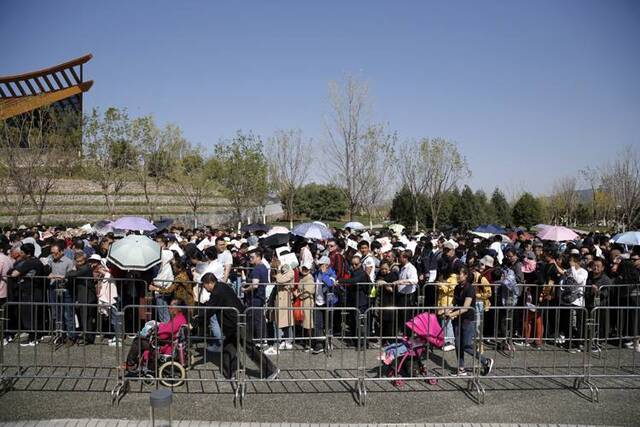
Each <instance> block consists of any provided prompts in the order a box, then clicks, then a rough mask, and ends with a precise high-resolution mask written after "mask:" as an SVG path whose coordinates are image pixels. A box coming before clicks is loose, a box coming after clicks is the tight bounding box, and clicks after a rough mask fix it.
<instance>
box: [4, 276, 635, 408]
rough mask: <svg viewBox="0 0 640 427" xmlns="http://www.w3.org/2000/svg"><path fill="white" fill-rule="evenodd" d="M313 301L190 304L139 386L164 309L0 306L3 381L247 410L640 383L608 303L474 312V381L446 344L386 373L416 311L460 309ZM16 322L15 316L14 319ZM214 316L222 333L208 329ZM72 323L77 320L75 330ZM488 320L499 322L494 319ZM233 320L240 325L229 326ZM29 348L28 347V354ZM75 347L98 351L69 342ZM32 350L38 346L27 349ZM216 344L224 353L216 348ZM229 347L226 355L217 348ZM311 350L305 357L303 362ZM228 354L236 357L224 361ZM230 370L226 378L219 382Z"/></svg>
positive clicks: (629, 328)
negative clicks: (224, 396)
mask: <svg viewBox="0 0 640 427" xmlns="http://www.w3.org/2000/svg"><path fill="white" fill-rule="evenodd" d="M367 285H369V286H370V287H371V284H367ZM316 289H317V287H316ZM285 294H286V292H285ZM276 296H277V295H276ZM373 299H375V298H373ZM314 301H315V299H310V298H306V299H302V302H301V306H294V304H293V302H292V300H290V299H289V296H288V294H287V296H285V298H284V299H283V301H282V302H281V303H280V304H278V302H277V300H276V301H274V305H272V306H265V305H260V306H254V307H251V306H250V307H248V308H247V310H246V312H245V313H239V312H238V311H237V310H235V309H231V308H216V307H209V306H202V305H198V306H187V307H183V311H184V312H185V313H186V314H185V315H186V319H187V322H188V323H189V324H190V325H191V328H190V329H187V330H184V331H182V332H181V335H180V336H175V335H171V334H170V336H169V338H170V339H167V340H166V341H170V342H171V343H172V344H175V346H177V344H181V345H182V346H183V347H182V348H181V351H183V353H180V354H178V353H175V354H174V350H175V349H174V346H173V345H172V346H170V347H168V348H170V350H171V355H170V356H171V357H169V358H167V357H166V355H164V354H160V353H161V352H162V351H161V350H160V348H161V347H162V346H157V347H154V348H156V349H157V351H156V352H155V354H154V352H151V354H150V356H152V360H160V359H162V361H163V363H162V364H161V365H159V364H155V365H151V368H152V369H149V365H148V364H147V365H146V367H147V370H146V372H144V374H143V373H142V371H140V370H138V371H137V373H136V374H134V375H133V377H131V376H129V377H126V376H125V373H126V371H125V369H120V368H123V367H126V366H123V365H126V361H127V356H128V355H129V349H130V348H131V346H132V343H134V342H135V344H134V346H138V347H139V348H138V352H137V354H138V355H139V354H141V353H142V351H141V350H144V348H143V346H144V345H143V344H141V340H140V339H138V340H137V341H134V339H136V337H137V336H138V335H139V332H140V331H141V330H142V329H143V327H144V325H145V324H146V322H148V321H149V320H152V319H160V318H161V317H163V316H166V311H167V310H170V309H171V310H173V308H170V307H169V306H167V305H164V304H159V305H148V304H139V305H129V306H125V307H123V308H122V309H120V307H112V306H110V305H108V304H78V303H65V302H55V303H45V302H13V301H9V302H7V303H6V304H4V305H3V306H2V307H1V309H0V318H2V319H9V321H7V320H3V321H2V322H0V324H1V326H0V338H1V339H2V344H0V368H1V371H0V372H1V375H2V377H3V378H4V379H5V380H9V381H10V382H14V381H16V380H19V379H31V378H41V379H60V380H65V379H69V380H73V379H76V380H103V381H105V382H106V383H111V382H112V381H114V382H115V384H116V386H115V387H114V389H113V396H114V401H117V400H119V399H120V398H121V397H122V396H123V395H124V393H126V390H127V389H128V387H129V384H130V383H131V380H132V379H134V380H141V381H140V383H142V384H144V383H145V381H146V382H147V383H148V384H149V386H154V387H159V386H170V387H173V388H175V389H176V390H178V391H187V392H193V391H198V392H202V391H205V392H211V393H221V392H225V390H229V392H231V393H233V395H234V398H235V399H236V401H239V402H240V403H242V401H243V398H244V396H245V393H246V392H247V390H248V387H249V386H251V387H252V388H253V389H256V388H258V389H259V387H261V385H260V384H261V383H265V382H273V381H276V382H284V383H296V384H298V383H304V382H316V383H318V382H331V383H333V384H336V383H337V382H343V383H344V384H346V385H347V390H349V391H356V392H357V393H358V396H359V402H361V403H364V402H365V401H366V396H367V391H371V390H373V389H374V385H375V387H376V388H378V387H382V386H381V384H383V383H384V382H385V381H388V382H389V383H395V384H396V385H400V384H401V383H402V382H404V381H409V382H410V383H411V384H412V385H413V384H417V383H418V382H419V381H420V380H423V381H426V382H427V383H428V382H430V381H440V382H447V383H451V384H453V385H455V386H456V387H458V385H456V384H460V382H461V381H462V382H464V381H466V382H467V387H468V388H470V389H471V390H475V391H476V394H477V396H478V399H477V400H478V401H479V402H482V401H484V395H485V387H486V386H487V385H488V384H494V383H495V384H500V382H502V383H505V384H506V383H509V384H512V382H513V381H516V382H522V385H526V381H527V380H529V379H536V380H545V381H547V382H549V383H553V384H560V383H562V384H563V385H565V384H564V383H565V381H561V382H559V380H563V379H564V380H573V381H574V383H573V387H575V388H581V387H582V386H586V387H588V388H589V389H590V391H591V399H592V400H597V398H598V389H597V387H596V384H595V382H596V381H597V382H601V381H602V382H604V381H608V380H609V379H614V378H618V379H620V378H622V379H630V378H639V377H640V369H639V366H638V365H639V363H638V358H639V357H640V352H638V354H636V351H635V350H636V348H637V349H638V350H640V331H639V329H640V328H639V327H638V322H639V319H640V313H639V312H640V306H619V307H602V306H600V307H595V308H594V309H593V310H588V309H587V308H585V307H582V306H563V305H561V306H555V305H552V304H548V305H544V304H540V305H533V304H532V305H529V306H492V307H491V308H490V309H489V310H488V311H485V310H479V309H478V307H471V308H470V309H469V313H472V314H473V318H474V319H475V320H474V321H475V322H477V324H476V326H477V329H475V337H474V338H473V340H472V342H473V345H472V348H471V349H470V351H469V352H468V354H469V357H471V358H472V360H473V365H472V368H471V369H470V370H469V373H468V375H467V376H465V377H462V376H449V375H448V372H449V371H451V370H453V368H455V367H456V363H455V362H456V353H455V352H451V353H449V352H442V351H441V350H440V349H438V348H437V346H433V345H432V346H428V345H427V346H424V347H423V348H422V351H421V354H420V355H419V356H420V357H422V358H424V360H423V359H420V358H417V359H416V358H415V357H414V356H413V355H410V356H411V357H410V358H408V359H406V360H405V362H403V363H402V364H401V363H400V361H401V360H402V359H398V360H396V359H397V358H395V357H393V358H391V362H390V363H388V364H385V363H384V362H385V360H386V358H385V357H386V356H383V355H382V351H381V350H382V348H381V347H385V346H388V348H386V349H385V350H389V351H397V349H398V348H401V346H402V345H404V346H405V347H407V342H409V343H410V344H412V340H415V339H416V333H415V331H414V332H412V329H411V328H407V327H406V323H407V321H408V320H411V319H413V318H414V317H416V316H417V315H419V314H426V315H429V318H430V319H431V321H432V322H433V321H437V322H438V324H439V325H444V326H445V329H446V328H447V326H446V320H445V319H444V318H443V315H444V314H445V313H446V311H447V309H453V307H437V306H409V307H392V306H379V305H377V303H375V304H372V305H370V306H368V307H365V308H364V309H363V307H358V306H350V305H349V304H348V303H345V304H338V305H336V306H329V307H327V306H325V307H322V306H321V307H317V306H315V305H314ZM349 302H350V303H353V301H349ZM456 309H457V308H456ZM103 310H104V311H103ZM227 312H233V316H231V317H229V316H225V315H224V314H225V313H227ZM8 313H14V314H15V316H16V317H15V318H14V319H11V317H10V316H8ZM50 313H58V314H57V315H54V316H55V321H53V322H52V321H49V323H46V322H43V321H42V320H43V318H45V317H47V316H49V315H50ZM161 313H163V314H161ZM214 313H215V314H216V315H217V319H216V320H217V323H216V324H215V325H214V323H212V322H211V317H212V315H213V314H214ZM301 313H302V316H301V315H300V314H301ZM100 316H104V317H105V319H103V320H104V321H102V322H100V321H99V318H100ZM169 317H171V316H169ZM71 318H72V319H73V321H72V322H71V323H69V322H68V321H69V319H71ZM489 318H492V322H488V321H487V320H488V319H489ZM25 319H26V320H27V321H26V322H25ZM91 319H94V320H93V321H92V320H91ZM127 319H132V320H131V323H130V324H129V325H125V324H126V320H127ZM229 319H231V320H229ZM305 319H306V320H307V321H308V323H306V324H305ZM12 321H13V322H12ZM229 321H232V322H235V324H233V325H229V324H228V322H229ZM311 321H313V323H311ZM29 322H30V323H29ZM70 324H73V328H72V327H70V326H69V325H70ZM320 324H322V326H320ZM100 325H102V326H100ZM125 326H127V327H126V328H125ZM214 329H215V330H222V331H225V330H226V333H225V334H226V335H235V336H234V337H231V338H229V337H228V336H221V334H220V333H219V332H218V333H217V335H216V333H215V331H214ZM455 330H456V333H455V334H454V335H453V338H454V339H453V341H455V338H456V335H458V336H457V338H458V340H459V341H461V340H460V338H461V337H460V336H459V334H461V330H460V329H455ZM282 332H284V333H282ZM21 335H22V336H23V337H22V338H21ZM448 335H449V337H448V338H451V334H448ZM9 337H15V341H16V342H14V343H9V344H7V343H5V339H8V338H9ZM44 337H47V338H46V339H42V338H44ZM22 339H24V340H25V342H24V343H23V344H25V346H21V345H19V342H18V341H21V340H22ZM75 339H82V341H83V342H84V343H85V344H91V343H94V344H95V345H83V346H76V345H68V346H65V345H64V343H65V342H69V341H71V342H72V343H73V341H74V340H75ZM181 340H182V341H181ZM31 341H39V342H40V343H39V344H34V345H26V344H28V343H29V342H31ZM445 341H446V339H445ZM216 344H217V346H218V348H217V349H215V348H214V349H207V347H212V346H213V347H215V346H216ZM540 344H541V345H540ZM164 345H168V343H166V344H163V346H164ZM627 346H630V347H631V350H629V349H627ZM220 347H222V348H225V352H219V351H210V350H219V349H220ZM538 347H539V348H540V349H538ZM165 348H167V347H165ZM305 350H308V352H306V353H303V351H305ZM401 351H404V349H401ZM225 353H226V354H227V355H230V356H234V355H235V356H234V357H230V358H229V359H225V358H226V357H227V356H224V355H223V354H225ZM265 353H266V354H265ZM385 353H386V351H385ZM405 354H406V353H405ZM480 355H482V356H484V357H488V358H491V359H494V360H495V365H494V369H493V371H492V372H491V374H490V375H489V376H487V377H482V376H480V375H481V372H482V369H481V368H484V366H483V365H482V364H479V362H477V359H479V358H480V357H479V356H480ZM174 358H175V359H177V360H178V361H179V364H180V366H181V367H182V368H183V369H181V368H180V367H178V364H176V363H169V364H168V365H166V366H165V367H164V368H163V369H159V368H160V367H161V366H162V365H165V363H167V362H172V361H175V360H173V359H174ZM266 358H268V359H266ZM379 358H380V359H381V360H379ZM247 359H250V360H247ZM234 360H235V362H234ZM267 360H269V362H267ZM251 361H253V362H254V363H253V364H252V363H251ZM234 363H235V364H234ZM383 365H384V366H383ZM222 366H227V369H226V374H225V372H222V375H221V374H220V371H221V367H222ZM274 367H277V368H279V369H280V375H279V376H278V378H277V379H273V378H271V379H270V378H269V377H270V376H271V375H272V374H274V373H275V371H274ZM389 371H390V372H391V373H392V374H391V375H390V376H389V374H388V372H389ZM183 372H184V375H183ZM3 384H4V383H3ZM352 385H353V386H352ZM411 388H412V389H416V388H413V386H412V387H411ZM419 388H420V387H418V388H417V389H419ZM458 388H459V387H458ZM143 389H144V388H143V386H141V390H143Z"/></svg>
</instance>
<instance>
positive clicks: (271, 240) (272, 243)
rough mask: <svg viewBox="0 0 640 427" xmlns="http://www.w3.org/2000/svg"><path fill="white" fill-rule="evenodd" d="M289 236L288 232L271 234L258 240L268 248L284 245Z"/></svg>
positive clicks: (287, 241)
mask: <svg viewBox="0 0 640 427" xmlns="http://www.w3.org/2000/svg"><path fill="white" fill-rule="evenodd" d="M289 236H290V235H289V233H286V234H285V233H279V234H272V235H271V236H269V237H265V238H264V239H262V240H260V244H261V245H262V246H266V247H268V248H277V247H278V246H284V245H286V244H287V243H289Z"/></svg>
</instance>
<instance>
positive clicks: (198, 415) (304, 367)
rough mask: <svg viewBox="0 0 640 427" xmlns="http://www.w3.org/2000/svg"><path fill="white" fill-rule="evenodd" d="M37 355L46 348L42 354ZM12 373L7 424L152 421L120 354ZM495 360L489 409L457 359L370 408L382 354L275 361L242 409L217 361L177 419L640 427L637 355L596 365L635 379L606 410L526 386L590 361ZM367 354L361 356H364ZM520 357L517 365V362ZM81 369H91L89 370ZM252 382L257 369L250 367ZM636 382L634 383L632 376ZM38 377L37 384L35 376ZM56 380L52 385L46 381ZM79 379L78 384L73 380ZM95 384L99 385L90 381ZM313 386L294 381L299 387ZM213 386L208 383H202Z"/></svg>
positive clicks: (3, 403) (609, 398)
mask: <svg viewBox="0 0 640 427" xmlns="http://www.w3.org/2000/svg"><path fill="white" fill-rule="evenodd" d="M36 349H37V350H36ZM4 350H5V351H4V354H3V356H4V363H5V366H9V367H8V368H6V370H5V372H6V373H9V374H11V373H12V372H15V368H11V367H10V366H11V365H15V364H17V361H18V352H20V354H19V360H20V364H21V365H22V366H25V365H29V366H31V368H29V369H27V370H24V371H22V375H23V376H24V377H25V378H23V379H20V380H19V381H17V382H16V383H15V390H12V391H8V392H6V393H4V394H3V395H2V396H1V397H0V420H2V421H8V420H49V419H52V418H62V417H64V418H79V419H81V418H87V417H91V418H97V419H128V420H144V419H147V418H148V408H149V406H148V401H149V397H148V396H149V395H148V393H149V391H151V390H152V389H153V386H145V385H142V384H141V383H140V382H136V383H132V387H131V391H130V392H129V393H128V394H127V395H126V396H125V397H124V398H123V399H122V401H121V403H120V405H119V406H117V407H113V406H111V399H110V394H109V392H110V391H111V389H112V388H113V386H114V385H115V381H114V378H115V369H114V366H116V365H117V360H118V357H117V355H116V353H115V349H113V348H111V347H108V346H102V345H96V346H89V347H84V348H80V347H73V348H71V349H59V350H56V351H52V349H51V348H49V346H48V345H43V346H38V347H36V348H19V347H18V346H17V345H15V344H11V345H9V346H7V347H6V348H5V349H4ZM487 351H488V354H489V355H491V356H495V357H496V370H495V372H494V373H493V374H492V376H491V377H486V378H483V380H482V384H483V386H484V387H485V388H486V403H485V405H478V404H476V403H474V397H475V395H474V394H468V393H466V392H465V387H466V385H467V384H466V380H464V381H459V380H454V379H451V378H449V377H447V374H448V369H449V367H450V365H453V364H454V358H453V354H451V353H447V354H445V355H444V358H443V357H442V353H441V352H437V353H434V354H433V355H430V356H429V362H428V368H429V372H430V375H436V376H439V377H440V378H439V381H438V384H436V385H430V384H428V383H426V382H425V381H424V380H420V381H414V382H408V383H407V384H406V385H405V386H404V387H403V388H401V389H398V388H397V387H395V386H394V385H393V384H392V383H390V382H389V381H387V380H386V379H384V380H381V381H376V382H371V383H368V385H367V389H368V390H369V393H368V398H367V405H366V406H365V407H361V406H358V405H357V404H356V393H355V392H354V388H355V387H354V386H355V381H353V380H351V379H348V380H342V379H341V378H356V377H358V376H359V375H360V374H359V369H363V368H364V369H365V371H366V377H367V378H369V379H374V378H375V377H376V375H377V373H379V371H378V369H376V368H377V367H378V366H379V362H377V361H376V359H375V355H376V353H377V351H376V350H370V351H367V352H366V354H365V355H364V358H363V359H362V360H364V362H362V363H358V359H357V358H356V354H355V352H354V351H353V350H351V349H345V350H341V349H336V351H334V353H333V355H332V357H325V356H324V355H320V356H311V355H309V354H304V353H301V352H290V353H285V354H283V355H281V356H279V357H276V358H274V360H275V361H276V362H277V363H278V364H279V366H281V367H282V368H286V369H284V370H283V372H282V375H281V379H282V380H283V381H278V382H275V383H259V382H258V383H252V384H250V385H249V387H248V390H247V392H248V394H247V397H246V399H245V405H244V407H243V408H235V407H234V405H233V394H232V388H231V387H230V385H229V384H226V383H220V382H216V379H219V378H220V377H219V374H218V370H217V367H216V363H217V362H216V361H215V360H211V358H208V359H206V360H205V359H204V358H203V356H204V355H205V354H204V353H202V352H200V353H199V358H200V363H199V364H198V365H197V366H195V367H194V368H193V370H191V371H190V372H189V378H190V379H193V380H194V381H193V382H189V383H188V384H187V385H185V386H182V387H180V388H178V389H176V390H175V396H174V405H173V407H174V413H175V418H176V419H178V420H210V421H225V422H244V423H246V422H267V423H268V422H271V423H274V422H275V423H280V422H291V423H424V422H429V423H444V422H453V423H463V422H467V423H468V422H474V423H534V424H537V423H554V424H555V423H560V424H594V425H596V424H597V425H640V405H638V404H637V402H638V401H640V379H638V377H637V375H638V373H639V372H638V369H637V365H636V359H637V358H638V356H637V355H636V353H634V352H633V351H630V350H617V349H614V348H611V349H609V350H607V352H605V353H603V354H601V355H598V356H597V357H593V358H591V359H590V362H589V363H590V365H591V368H592V373H594V374H602V373H619V374H622V375H625V376H627V377H628V378H626V379H604V378H594V379H593V381H594V382H595V383H596V384H598V386H599V388H600V403H591V402H590V401H589V399H588V398H589V394H588V390H587V389H585V388H582V389H581V390H573V389H571V388H570V386H571V385H572V381H571V379H562V378H547V379H540V378H535V379H521V378H514V377H517V376H519V375H522V374H527V375H540V374H545V375H560V374H580V373H581V372H582V370H583V368H582V367H583V362H584V360H585V358H586V356H585V355H584V354H581V353H578V354H569V353H566V352H559V351H556V350H555V349H554V348H552V347H549V348H547V349H546V350H545V351H539V352H533V351H518V352H516V354H514V355H508V354H500V353H497V352H495V351H492V350H490V349H487ZM361 356H362V355H361ZM510 356H513V357H510ZM79 366H85V368H80V367H79ZM247 373H248V374H249V375H252V374H253V373H255V367H251V366H250V367H249V369H248V370H247ZM634 375H636V377H634V378H629V377H631V376H634ZM29 377H31V378H29ZM45 377H48V378H45ZM74 377H75V378H74ZM90 378H91V379H90ZM303 378H305V379H306V381H303V382H298V381H296V382H294V381H293V380H294V379H297V380H300V379H303ZM202 379H205V380H207V382H202V381H201V380H202Z"/></svg>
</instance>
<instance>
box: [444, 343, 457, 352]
mask: <svg viewBox="0 0 640 427" xmlns="http://www.w3.org/2000/svg"><path fill="white" fill-rule="evenodd" d="M455 349H456V346H455V345H453V344H445V345H444V347H442V351H453V350H455Z"/></svg>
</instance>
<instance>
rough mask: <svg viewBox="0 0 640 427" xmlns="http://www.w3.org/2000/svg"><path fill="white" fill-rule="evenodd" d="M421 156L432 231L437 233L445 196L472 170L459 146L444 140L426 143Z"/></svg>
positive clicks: (422, 147)
mask: <svg viewBox="0 0 640 427" xmlns="http://www.w3.org/2000/svg"><path fill="white" fill-rule="evenodd" d="M420 155H421V156H422V157H423V162H424V168H426V195H427V197H428V199H429V205H430V208H431V218H432V220H433V227H432V229H433V230H434V231H435V230H436V227H437V225H438V217H439V215H440V209H441V208H442V203H443V202H444V196H445V195H446V193H447V192H449V191H451V190H452V189H453V188H454V187H456V186H457V185H458V184H459V183H461V182H463V180H464V179H465V178H468V177H470V176H471V170H470V169H469V165H468V164H467V159H466V158H465V157H464V156H463V155H462V154H461V153H460V151H458V146H457V145H456V144H455V143H453V142H450V141H447V140H446V139H443V138H433V139H431V141H425V143H424V144H423V146H421V150H420Z"/></svg>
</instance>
